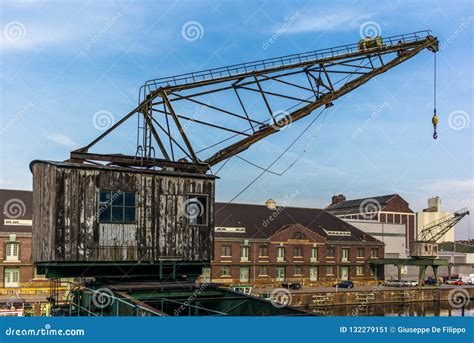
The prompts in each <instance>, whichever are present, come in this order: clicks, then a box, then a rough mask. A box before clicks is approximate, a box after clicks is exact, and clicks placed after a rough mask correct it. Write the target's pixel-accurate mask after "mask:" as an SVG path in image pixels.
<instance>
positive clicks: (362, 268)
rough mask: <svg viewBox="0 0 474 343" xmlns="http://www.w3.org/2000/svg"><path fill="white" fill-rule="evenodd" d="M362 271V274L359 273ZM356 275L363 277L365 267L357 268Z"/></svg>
mask: <svg viewBox="0 0 474 343" xmlns="http://www.w3.org/2000/svg"><path fill="white" fill-rule="evenodd" d="M360 270H362V272H359V271H360ZM356 275H358V276H363V275H364V266H356Z"/></svg>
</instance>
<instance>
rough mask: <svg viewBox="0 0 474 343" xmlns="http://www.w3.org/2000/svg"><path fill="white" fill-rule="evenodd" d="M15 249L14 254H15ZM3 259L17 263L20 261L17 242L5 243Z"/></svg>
mask: <svg viewBox="0 0 474 343" xmlns="http://www.w3.org/2000/svg"><path fill="white" fill-rule="evenodd" d="M15 247H16V254H15ZM5 250H6V252H5V258H6V260H7V261H19V260H20V243H19V242H6V244H5Z"/></svg>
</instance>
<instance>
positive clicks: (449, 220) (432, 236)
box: [418, 208, 469, 243]
mask: <svg viewBox="0 0 474 343" xmlns="http://www.w3.org/2000/svg"><path fill="white" fill-rule="evenodd" d="M467 215H469V210H468V209H467V208H463V209H461V210H459V211H456V212H454V213H453V214H449V215H447V216H445V217H442V218H440V219H438V220H435V221H433V222H431V223H429V224H427V225H425V226H423V229H422V230H421V232H420V233H419V234H418V241H421V242H430V243H436V242H437V241H438V240H439V239H440V238H441V237H443V235H444V234H445V233H447V232H448V231H449V230H451V229H452V228H453V227H454V226H455V225H456V224H457V223H459V222H460V221H461V220H462V219H463V218H464V217H465V216H467Z"/></svg>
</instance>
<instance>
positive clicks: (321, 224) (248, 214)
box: [214, 202, 383, 244]
mask: <svg viewBox="0 0 474 343" xmlns="http://www.w3.org/2000/svg"><path fill="white" fill-rule="evenodd" d="M214 224H215V226H216V227H235V228H239V227H245V233H239V232H216V233H215V237H216V238H232V237H234V238H245V239H250V238H255V239H257V238H261V239H262V238H268V237H270V236H271V235H273V234H275V233H276V232H278V231H279V230H280V229H283V228H285V227H288V225H292V224H300V225H302V226H304V227H306V228H308V229H309V230H312V231H313V232H315V233H317V234H318V235H320V236H322V237H324V238H325V239H327V240H328V241H331V240H333V241H365V242H373V243H380V244H383V243H382V242H380V241H379V240H377V239H375V238H374V237H372V236H370V235H368V234H366V233H364V232H363V231H361V230H359V229H357V228H356V227H354V226H352V225H351V224H348V223H346V222H345V221H343V220H342V219H339V218H337V217H335V216H333V215H332V214H330V213H328V212H327V211H325V210H323V209H317V208H300V207H277V208H276V209H274V210H272V209H269V208H267V207H266V206H263V205H252V204H226V203H219V202H216V205H215V223H214ZM325 230H327V231H348V232H350V233H351V235H350V236H337V237H335V236H329V235H328V234H327V233H326V231H325Z"/></svg>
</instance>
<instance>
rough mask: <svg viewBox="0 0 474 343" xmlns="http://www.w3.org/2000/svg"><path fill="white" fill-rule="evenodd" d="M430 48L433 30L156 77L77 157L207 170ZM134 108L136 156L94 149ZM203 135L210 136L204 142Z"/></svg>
mask: <svg viewBox="0 0 474 343" xmlns="http://www.w3.org/2000/svg"><path fill="white" fill-rule="evenodd" d="M424 49H428V50H429V51H432V52H436V51H438V40H437V38H436V37H434V36H432V35H431V32H430V31H420V32H414V33H409V34H403V35H399V36H393V37H387V38H384V39H382V41H381V43H379V44H374V45H373V46H372V47H367V45H361V44H360V43H356V44H351V45H344V46H339V47H334V48H330V49H323V50H317V51H312V52H307V53H302V54H295V55H288V56H283V57H278V58H272V59H266V60H261V61H256V62H251V63H244V64H237V65H232V66H228V67H223V68H217V69H210V70H205V71H200V72H195V73H189V74H182V75H177V76H173V77H169V78H161V79H155V80H149V81H147V82H146V83H145V84H144V85H143V86H142V87H141V89H140V96H139V104H138V106H137V107H136V108H134V109H133V110H132V111H131V112H130V113H128V114H127V115H126V116H124V117H123V118H122V119H121V120H119V121H118V122H117V123H115V124H114V125H113V126H112V127H110V129H108V130H107V131H105V132H104V133H103V134H102V135H100V136H99V137H97V138H96V139H95V140H94V141H92V142H91V143H90V144H88V145H86V146H84V147H83V148H80V149H78V150H76V151H73V152H71V161H75V162H84V161H105V162H109V163H110V164H114V165H122V166H135V167H144V168H151V167H161V168H174V169H177V170H181V171H189V172H202V173H205V172H207V171H208V170H209V168H210V167H212V166H214V165H216V164H218V163H220V162H222V161H224V160H226V159H228V158H230V157H232V156H234V155H236V154H239V153H241V152H243V151H244V150H246V149H247V148H249V147H250V146H251V145H253V144H255V143H256V142H258V141H260V140H261V139H263V138H265V137H267V136H270V135H272V134H274V133H276V132H278V131H280V130H282V129H283V128H285V127H286V126H289V125H291V124H292V123H294V122H296V121H298V120H300V119H302V118H304V117H306V116H308V115H309V114H311V113H312V112H313V111H314V110H316V109H318V108H321V107H322V108H324V107H330V106H332V105H333V102H334V101H335V100H337V99H338V98H340V97H342V96H344V95H345V94H347V93H349V92H351V91H352V90H354V89H356V88H358V87H360V86H361V85H363V84H365V83H366V82H367V81H369V80H370V79H372V78H374V77H375V76H377V75H380V74H382V73H384V72H385V71H387V70H389V69H391V68H393V67H395V66H397V65H399V64H400V63H402V62H404V61H406V60H408V59H410V58H411V57H413V56H415V55H417V54H418V53H419V52H421V51H422V50H424ZM216 99H217V101H216ZM216 102H217V103H216ZM219 102H225V104H218V103H219ZM192 106H200V111H201V112H203V113H193V112H194V111H193V109H192ZM134 115H138V116H140V118H141V120H142V123H143V124H142V130H141V131H140V132H139V133H138V135H139V137H140V141H141V144H139V147H138V149H137V154H136V155H135V156H132V155H122V154H94V153H90V152H89V149H90V148H91V147H92V146H94V145H95V144H96V143H98V142H99V141H101V140H102V139H103V138H104V137H106V136H107V135H108V134H110V133H111V132H112V131H113V130H115V129H116V128H117V127H119V126H120V125H122V124H123V123H124V122H125V121H127V120H128V119H129V118H131V117H132V116H134ZM203 128H205V130H203ZM196 136H198V137H196ZM203 136H205V139H204V140H205V141H206V142H205V143H206V144H202V142H201V144H197V143H196V142H195V141H196V138H198V140H199V141H202V140H203V139H202V138H203ZM155 151H158V152H159V154H160V156H159V157H156V156H155Z"/></svg>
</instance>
